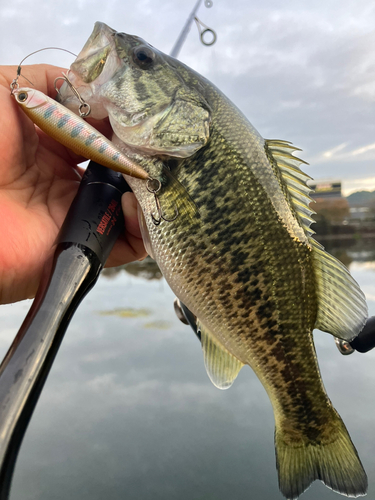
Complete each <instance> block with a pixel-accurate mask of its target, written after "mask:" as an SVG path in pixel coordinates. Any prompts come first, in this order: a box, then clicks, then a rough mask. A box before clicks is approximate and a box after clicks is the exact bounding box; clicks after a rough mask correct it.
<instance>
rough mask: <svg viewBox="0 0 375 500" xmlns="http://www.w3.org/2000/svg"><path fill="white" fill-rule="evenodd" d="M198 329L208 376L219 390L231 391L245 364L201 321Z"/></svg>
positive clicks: (198, 323) (198, 322)
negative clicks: (230, 388)
mask: <svg viewBox="0 0 375 500" xmlns="http://www.w3.org/2000/svg"><path fill="white" fill-rule="evenodd" d="M197 327H198V330H199V331H200V332H201V342H202V349H203V356H204V365H205V367H206V371H207V375H208V376H209V378H210V380H211V382H212V383H213V384H214V386H215V387H217V388H218V389H223V390H224V389H229V387H230V386H231V385H232V384H233V382H234V381H235V379H236V378H237V375H238V373H239V371H240V370H241V368H242V367H243V366H244V365H243V363H241V361H240V360H238V359H237V358H236V357H235V356H233V355H232V354H231V353H230V352H229V351H227V349H226V348H225V347H224V346H223V345H222V344H221V343H220V342H219V341H218V340H217V339H216V338H215V337H214V336H213V335H212V334H211V332H209V331H208V330H207V328H205V327H204V326H203V325H202V324H201V323H200V321H199V320H198V321H197Z"/></svg>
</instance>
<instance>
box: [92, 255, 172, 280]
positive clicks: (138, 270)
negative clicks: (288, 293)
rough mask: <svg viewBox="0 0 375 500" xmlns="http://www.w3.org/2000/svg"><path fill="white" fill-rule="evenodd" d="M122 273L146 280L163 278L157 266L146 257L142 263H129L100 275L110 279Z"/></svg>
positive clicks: (108, 269)
mask: <svg viewBox="0 0 375 500" xmlns="http://www.w3.org/2000/svg"><path fill="white" fill-rule="evenodd" d="M123 271H125V272H126V273H129V274H132V275H133V276H137V277H139V278H144V279H146V280H160V279H161V278H162V277H163V275H162V274H161V271H160V269H159V266H158V265H157V263H156V262H155V261H154V259H151V257H146V259H144V260H142V261H136V262H130V263H129V264H125V265H124V266H119V267H110V268H107V269H104V270H103V272H102V275H103V276H106V277H107V278H111V277H113V276H116V274H118V273H121V272H123Z"/></svg>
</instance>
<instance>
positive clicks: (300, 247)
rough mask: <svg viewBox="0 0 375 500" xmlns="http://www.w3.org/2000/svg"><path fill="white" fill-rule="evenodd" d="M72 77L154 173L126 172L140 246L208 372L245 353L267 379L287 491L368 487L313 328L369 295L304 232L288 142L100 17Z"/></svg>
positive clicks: (339, 322)
mask: <svg viewBox="0 0 375 500" xmlns="http://www.w3.org/2000/svg"><path fill="white" fill-rule="evenodd" d="M103 39H104V40H105V43H106V44H109V45H110V46H111V50H109V51H107V54H108V57H109V58H112V59H111V60H112V62H113V60H114V58H117V66H116V70H115V71H113V64H112V66H111V65H108V68H112V70H111V71H112V73H111V71H110V69H108V70H107V69H106V65H105V64H104V67H103V74H102V75H101V76H100V77H99V78H100V79H101V83H98V84H97V85H95V86H90V85H91V84H84V83H83V84H82V81H81V78H80V75H81V76H82V75H88V79H87V81H90V82H91V81H92V80H93V79H94V78H93V77H92V76H90V75H95V78H96V72H97V68H98V61H100V62H101V61H102V59H100V58H102V54H103V47H101V46H100V43H99V42H98V40H103ZM142 51H144V53H143V54H142ZM138 55H140V59H138ZM145 61H148V62H147V63H145ZM91 68H92V69H91ZM106 72H107V73H106ZM69 78H70V80H71V81H72V82H73V83H75V84H76V85H77V87H78V90H79V92H80V93H81V95H83V96H84V98H85V100H86V101H87V102H90V103H91V101H90V96H91V97H92V101H93V102H92V104H94V101H95V100H96V101H99V100H100V99H101V102H100V105H101V106H102V107H104V108H105V109H106V110H107V112H108V116H109V120H110V123H111V125H112V127H113V130H114V133H115V135H116V136H117V139H118V143H119V144H120V145H121V144H122V146H121V147H122V148H123V150H124V151H126V153H127V155H130V156H131V155H132V158H133V159H134V160H135V161H136V162H137V163H138V164H139V165H141V166H142V168H144V169H145V170H146V171H147V172H148V173H149V175H150V177H152V178H154V179H158V180H159V181H160V187H161V189H160V191H159V192H158V193H156V194H153V193H152V192H150V191H148V189H147V186H146V185H145V183H142V181H140V180H137V179H131V178H129V177H127V180H128V182H129V184H130V185H131V187H132V190H133V192H134V194H135V196H136V197H137V200H138V202H139V204H140V207H141V210H142V214H143V215H142V218H141V227H142V232H143V237H144V241H145V245H146V247H147V249H148V251H149V252H150V253H151V254H152V255H153V256H154V258H155V259H156V260H157V262H158V264H159V267H160V269H161V271H162V272H163V274H164V277H165V279H166V280H167V282H168V283H169V285H170V286H171V288H172V290H173V291H174V293H175V294H176V295H177V297H178V298H179V299H180V300H181V301H182V302H183V303H184V304H185V305H186V306H187V307H188V308H189V309H190V310H191V311H192V312H193V313H194V314H195V315H196V317H197V324H198V327H199V329H200V331H201V340H202V348H203V355H204V363H205V366H206V369H207V373H208V375H209V377H210V379H211V381H212V382H213V383H214V384H215V385H216V386H217V387H219V388H221V389H226V388H228V387H230V385H231V384H232V383H233V381H234V380H235V378H236V376H237V374H238V372H239V370H240V369H241V367H242V366H243V365H244V364H247V365H249V366H251V367H252V368H253V370H254V371H255V373H256V374H257V376H258V377H259V379H260V381H261V382H262V384H263V386H264V387H265V389H266V391H267V393H268V395H269V397H270V400H271V403H272V406H273V409H274V415H275V424H276V429H275V447H276V461H277V469H278V474H279V486H280V490H281V491H282V493H283V494H284V495H285V496H286V497H287V498H289V499H293V498H297V497H298V496H299V495H300V494H301V493H302V492H303V491H304V490H305V489H306V488H307V487H308V486H309V485H310V484H311V483H312V482H313V481H314V480H315V479H320V480H322V481H323V482H324V483H325V484H326V485H327V486H329V487H330V488H332V489H334V490H335V491H338V492H340V493H342V494H344V495H349V496H359V495H363V494H365V492H366V489H367V477H366V474H365V472H364V470H363V467H362V464H361V462H360V460H359V458H358V455H357V452H356V450H355V448H354V446H353V444H352V442H351V439H350V437H349V434H348V432H347V430H346V428H345V426H344V424H343V422H342V420H341V418H340V417H339V415H338V414H337V412H336V410H335V409H334V408H333V406H332V404H331V402H330V400H329V398H328V396H327V394H326V392H325V390H324V387H323V383H322V380H321V376H320V372H319V367H318V363H317V358H316V353H315V347H314V343H313V336H312V331H313V329H314V328H321V329H322V330H324V331H327V332H329V333H331V334H333V335H335V336H337V337H339V338H343V339H348V340H351V338H353V337H355V336H356V335H357V334H358V333H359V331H360V330H361V328H362V327H363V324H364V322H365V319H366V316H367V308H366V303H365V299H364V296H363V293H362V292H361V290H360V289H359V287H358V285H357V284H356V282H355V281H354V280H353V278H352V277H351V276H350V274H349V272H348V270H347V269H346V268H345V267H344V266H343V265H342V264H341V263H340V262H338V261H337V260H336V259H334V258H333V257H332V256H330V255H329V254H327V253H326V252H324V249H323V248H322V247H321V246H320V245H319V244H318V243H317V242H316V241H315V240H313V238H312V233H313V231H312V230H311V229H310V224H311V222H312V219H311V214H312V210H311V209H310V208H309V203H310V201H311V199H310V198H309V192H310V189H309V188H308V186H307V184H306V182H307V180H308V179H309V176H307V175H306V174H304V173H303V172H302V170H300V168H299V165H300V164H301V163H303V162H302V160H299V159H298V158H296V157H295V156H293V155H292V153H293V152H294V151H296V150H297V149H298V148H294V147H293V146H292V145H291V144H290V143H287V142H285V141H280V140H265V139H263V138H262V137H261V136H260V134H259V133H258V132H257V131H256V130H255V129H254V127H253V126H252V125H251V124H250V123H249V122H248V121H247V119H246V118H245V117H244V116H243V115H242V113H241V112H240V111H239V110H238V109H237V108H236V107H235V106H234V105H233V103H231V102H230V101H229V100H228V99H227V98H226V97H225V96H224V95H223V94H222V93H221V92H220V91H219V90H218V89H217V88H216V87H215V86H214V85H212V84H211V83H210V82H208V81H207V80H206V79H205V78H203V77H202V76H200V75H198V74H197V73H196V72H194V71H193V70H191V69H190V68H188V67H187V66H185V65H183V64H182V63H180V62H179V61H176V60H175V59H173V58H171V57H169V56H166V55H165V54H163V53H161V52H160V51H158V50H157V49H155V48H154V47H151V46H150V45H149V44H147V42H145V41H143V40H142V39H140V38H138V37H134V36H131V35H126V34H125V33H117V32H116V31H115V30H112V29H111V28H109V27H108V26H106V25H105V24H103V23H97V24H96V25H95V28H94V31H93V34H92V35H91V37H90V39H89V41H88V42H87V44H86V45H85V47H84V49H83V50H82V52H81V53H80V54H79V56H78V58H77V60H76V61H75V63H74V65H73V66H72V70H71V71H70V73H69ZM65 91H66V93H67V96H66V101H67V102H69V100H71V96H69V89H68V88H65ZM60 92H61V93H62V94H63V93H64V89H63V88H62V89H61V90H60ZM101 109H102V108H100V110H99V112H100V111H101ZM92 111H93V113H94V114H95V110H94V107H93V106H92ZM165 165H166V166H168V167H169V168H170V170H168V168H167V167H166V166H165ZM156 201H157V202H158V203H159V204H160V213H159V214H157V211H156V209H157V206H156ZM176 209H177V213H178V216H177V218H175V219H174V218H173V217H174V214H175V213H176V212H175V211H176ZM152 215H153V217H152ZM155 215H156V216H158V217H159V219H160V220H158V221H157V222H158V223H157V224H155ZM163 217H164V219H163ZM165 219H167V220H165ZM168 219H169V220H168ZM172 219H173V220H172Z"/></svg>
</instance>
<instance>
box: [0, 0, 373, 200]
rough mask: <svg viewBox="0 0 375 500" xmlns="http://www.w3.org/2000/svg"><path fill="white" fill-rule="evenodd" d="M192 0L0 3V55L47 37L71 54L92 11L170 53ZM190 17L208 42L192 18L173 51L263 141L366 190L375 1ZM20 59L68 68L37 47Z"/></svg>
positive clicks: (330, 1) (219, 8)
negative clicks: (210, 33) (209, 34)
mask: <svg viewBox="0 0 375 500" xmlns="http://www.w3.org/2000/svg"><path fill="white" fill-rule="evenodd" d="M194 4H195V1H194V0H189V1H186V0H183V1H182V0H174V1H172V0H137V1H130V0H121V1H120V0H107V1H106V2H103V1H99V0H65V1H64V2H61V1H59V2H57V1H55V0H53V1H50V2H48V3H46V2H44V1H41V0H33V2H30V0H29V1H25V0H13V1H12V2H8V3H5V2H2V6H0V23H1V30H0V64H18V63H19V62H20V61H21V59H23V58H24V57H25V56H26V55H27V54H29V53H30V52H32V51H34V50H38V49H40V48H43V47H48V46H57V47H62V48H66V49H68V50H71V51H72V52H74V53H78V52H79V51H80V50H81V48H82V47H83V45H84V43H85V41H86V40H87V38H88V37H89V35H90V33H91V31H92V29H93V26H94V23H95V21H102V22H105V23H107V24H108V25H109V26H111V27H112V28H114V29H116V30H118V31H124V32H126V33H130V34H134V35H138V36H141V37H142V38H144V39H145V40H146V41H147V42H149V43H151V44H152V45H153V46H155V47H157V48H158V49H160V50H162V51H163V52H167V53H169V52H170V50H171V49H172V47H173V45H174V43H175V41H176V39H177V37H178V36H179V33H180V32H181V30H182V27H183V25H184V23H185V21H186V19H187V17H188V16H189V14H190V12H191V10H192V9H193V7H194ZM198 17H199V18H200V19H201V21H202V22H203V23H205V24H206V25H207V26H209V27H212V28H213V29H214V30H215V31H216V32H217V42H216V44H215V45H213V46H211V47H205V46H203V45H202V44H201V43H200V40H199V36H198V31H197V29H196V26H195V25H193V26H192V29H191V31H190V33H189V35H188V37H187V39H186V42H185V44H184V46H183V48H182V50H181V52H180V55H179V59H180V60H181V61H183V62H184V63H186V64H187V65H189V66H191V67H192V68H194V69H195V70H197V71H198V72H200V73H201V74H202V75H204V76H205V77H206V78H208V79H209V80H211V81H212V82H213V83H214V84H215V85H217V86H218V87H219V88H220V89H221V90H222V91H223V92H224V93H225V94H226V95H227V96H228V97H229V98H230V99H231V100H232V101H233V102H234V103H235V104H236V105H237V106H238V107H239V108H240V109H241V111H242V112H243V113H244V114H245V115H246V116H247V118H248V119H249V120H250V122H251V123H252V124H253V125H254V126H255V128H256V129H257V130H258V131H259V132H260V134H261V135H262V136H263V137H265V138H268V139H283V140H288V141H291V142H293V143H294V144H295V145H296V146H297V147H299V148H301V149H302V150H303V152H302V153H300V157H301V158H303V159H304V160H305V161H307V162H308V163H309V166H306V167H305V169H304V170H305V171H306V173H308V174H309V175H310V176H311V177H313V178H314V179H317V180H319V179H335V180H341V181H342V183H343V191H344V194H349V193H350V192H353V191H356V190H362V189H366V190H374V189H375V168H374V167H375V122H374V113H375V51H374V47H375V3H374V2H373V1H372V0H357V1H356V2H353V1H347V0H326V1H324V2H323V1H322V0H319V1H316V0H310V1H304V0H298V1H297V0H295V1H294V0H284V1H283V2H276V1H275V0H270V1H266V0H262V2H260V1H259V0H258V1H249V0H231V1H228V0H213V6H212V8H209V9H208V8H206V7H205V6H204V4H203V3H202V5H201V7H200V9H199V11H198ZM27 62H28V63H29V64H33V63H41V62H45V63H50V64H56V65H62V66H67V67H68V66H69V65H70V64H71V63H72V62H73V56H71V55H69V54H67V53H64V52H61V51H45V52H42V53H41V54H37V55H35V56H32V57H30V58H29V59H28V60H27Z"/></svg>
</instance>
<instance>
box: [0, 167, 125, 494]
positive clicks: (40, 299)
mask: <svg viewBox="0 0 375 500" xmlns="http://www.w3.org/2000/svg"><path fill="white" fill-rule="evenodd" d="M125 191H130V187H129V186H128V184H127V183H126V181H125V179H124V177H123V176H122V174H120V173H118V172H114V171H113V170H110V169H108V168H106V167H103V166H101V165H99V164H98V163H95V162H93V161H91V162H90V163H89V166H88V168H87V170H86V171H85V174H84V176H83V179H82V181H81V184H80V187H79V190H78V193H77V195H76V197H75V198H74V200H73V203H72V205H71V207H70V209H69V212H68V214H67V216H66V218H65V221H64V224H63V226H62V227H61V229H60V232H59V234H58V237H57V240H56V244H55V246H54V248H53V250H52V252H51V256H50V259H49V260H48V261H47V263H46V265H45V267H44V272H43V275H42V278H41V282H40V285H39V288H38V292H37V295H36V297H35V299H34V302H33V304H32V306H31V309H30V311H29V313H28V314H27V316H26V318H25V320H24V322H23V324H22V326H21V328H20V329H19V331H18V333H17V335H16V337H15V339H14V341H13V344H12V345H11V347H10V349H9V351H8V353H7V354H6V356H5V358H4V360H3V362H2V364H1V366H0V401H1V405H0V500H6V499H8V496H9V491H10V486H11V479H12V475H13V470H14V466H15V462H16V459H17V454H18V451H19V448H20V446H21V442H22V439H23V437H24V434H25V432H26V429H27V426H28V423H29V421H30V418H31V416H32V413H33V411H34V408H35V406H36V403H37V401H38V398H39V396H40V393H41V391H42V389H43V386H44V383H45V381H46V379H47V376H48V373H49V371H50V369H51V366H52V363H53V361H54V359H55V356H56V354H57V351H58V349H59V347H60V344H61V342H62V340H63V337H64V334H65V332H66V329H67V327H68V325H69V323H70V320H71V319H72V317H73V314H74V313H75V311H76V309H77V307H78V306H79V304H80V303H81V301H82V299H83V298H84V297H85V295H86V294H87V293H88V292H89V290H91V288H92V287H93V286H94V285H95V283H96V282H97V280H98V277H99V275H100V272H101V270H102V269H103V267H104V265H105V262H106V260H107V258H108V256H109V254H110V253H111V250H112V248H113V246H114V244H115V242H116V240H117V238H118V236H119V235H120V234H122V233H123V232H124V226H125V224H124V216H123V213H122V209H121V196H122V194H123V193H124V192H125Z"/></svg>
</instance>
